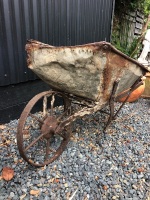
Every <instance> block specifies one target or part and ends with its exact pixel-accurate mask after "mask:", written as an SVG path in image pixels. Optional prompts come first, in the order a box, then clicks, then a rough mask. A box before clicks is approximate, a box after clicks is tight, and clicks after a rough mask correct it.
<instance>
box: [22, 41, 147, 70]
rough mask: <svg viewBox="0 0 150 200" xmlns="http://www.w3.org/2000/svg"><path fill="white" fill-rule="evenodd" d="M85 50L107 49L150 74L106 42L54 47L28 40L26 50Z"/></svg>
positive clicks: (145, 68) (142, 66)
mask: <svg viewBox="0 0 150 200" xmlns="http://www.w3.org/2000/svg"><path fill="white" fill-rule="evenodd" d="M79 47H80V48H81V49H82V48H83V47H88V48H90V47H91V49H92V48H93V47H94V48H95V49H96V50H100V49H102V48H104V49H105V48H107V49H109V50H110V51H113V52H115V53H116V54H119V55H121V56H122V57H124V58H125V59H127V60H129V61H131V62H133V63H135V64H136V65H138V66H139V67H140V68H143V69H144V70H146V71H147V72H150V70H149V69H148V68H147V67H145V66H144V65H143V64H141V63H139V62H138V61H136V60H135V59H133V58H130V57H129V56H127V55H126V54H124V53H122V52H121V51H119V50H118V49H116V48H115V47H114V46H113V45H111V43H109V42H105V41H100V42H94V43H88V44H83V45H75V46H52V45H49V44H45V43H42V42H39V41H37V40H33V39H30V40H27V44H26V46H25V50H26V51H27V54H29V53H30V52H31V51H33V50H37V49H42V48H50V49H65V48H70V49H72V48H79ZM27 62H28V65H29V63H30V56H29V55H28V59H27Z"/></svg>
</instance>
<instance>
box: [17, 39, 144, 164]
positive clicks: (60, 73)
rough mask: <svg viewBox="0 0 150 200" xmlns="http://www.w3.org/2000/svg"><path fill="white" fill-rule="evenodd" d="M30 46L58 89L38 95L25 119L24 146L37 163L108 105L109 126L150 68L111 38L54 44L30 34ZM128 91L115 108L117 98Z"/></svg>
mask: <svg viewBox="0 0 150 200" xmlns="http://www.w3.org/2000/svg"><path fill="white" fill-rule="evenodd" d="M26 51H27V55H28V59H27V63H28V67H29V68H30V69H31V70H32V71H33V72H34V73H35V74H37V75H38V76H39V77H40V78H41V79H42V80H43V81H45V82H46V83H48V84H49V85H50V86H51V88H53V89H54V90H50V91H45V92H42V93H40V94H37V95H36V96H35V97H33V98H32V99H31V100H30V101H29V103H28V104H27V105H26V107H25V109H24V110H23V112H22V114H21V116H20V119H19V124H18V131H17V145H18V148H19V152H20V155H21V156H22V157H23V159H24V160H25V161H27V162H28V163H29V164H31V165H34V166H44V165H47V164H49V163H51V162H53V161H54V160H55V159H57V158H58V156H59V155H60V154H61V153H62V152H63V151H64V149H65V147H66V145H67V143H68V142H69V140H70V137H71V123H72V122H73V121H75V120H76V119H77V118H79V117H83V116H85V115H88V114H91V113H95V112H97V111H100V110H102V108H104V107H105V106H106V105H108V106H109V110H110V112H109V113H108V114H109V117H108V122H107V124H106V126H105V128H104V131H105V130H106V128H107V126H108V125H109V124H110V122H111V120H113V119H114V118H115V116H116V115H117V114H118V112H119V110H120V109H121V108H122V106H123V105H124V103H125V102H126V101H127V99H128V98H129V96H130V94H131V92H132V91H133V90H135V89H136V88H137V87H138V86H139V85H141V84H143V82H142V81H141V77H143V76H144V75H145V73H146V72H147V69H146V68H145V67H144V66H143V65H141V64H139V63H138V62H136V61H135V60H133V59H131V58H129V57H128V56H126V55H124V54H123V53H121V52H120V51H118V50H117V49H115V48H114V47H113V46H112V45H111V44H110V43H107V42H96V43H91V44H86V45H78V46H69V47H54V46H50V45H48V44H43V43H41V42H38V41H35V40H29V41H28V43H27V45H26ZM127 89H129V90H128V92H125V93H124V92H123V91H126V90H127ZM122 92H123V93H122ZM124 96H126V98H125V101H124V102H123V103H122V104H121V105H120V108H119V109H118V110H117V112H115V113H114V102H115V101H117V100H118V99H119V98H121V97H124ZM59 101H61V104H58V103H57V102H59ZM36 107H37V108H38V109H40V111H39V110H38V112H36Z"/></svg>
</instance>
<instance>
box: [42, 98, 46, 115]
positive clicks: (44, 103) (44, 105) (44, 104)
mask: <svg viewBox="0 0 150 200" xmlns="http://www.w3.org/2000/svg"><path fill="white" fill-rule="evenodd" d="M46 113H47V96H46V95H45V96H44V99H43V116H45V115H46Z"/></svg>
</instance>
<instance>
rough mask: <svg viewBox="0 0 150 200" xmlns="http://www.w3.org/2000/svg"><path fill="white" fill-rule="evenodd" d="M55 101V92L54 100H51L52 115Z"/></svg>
mask: <svg viewBox="0 0 150 200" xmlns="http://www.w3.org/2000/svg"><path fill="white" fill-rule="evenodd" d="M54 102H55V96H54V94H53V95H52V100H51V116H52V115H53V110H54Z"/></svg>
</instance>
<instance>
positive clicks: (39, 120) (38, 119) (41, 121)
mask: <svg viewBox="0 0 150 200" xmlns="http://www.w3.org/2000/svg"><path fill="white" fill-rule="evenodd" d="M29 116H30V117H32V118H34V119H36V120H37V121H38V122H40V123H41V124H43V123H44V122H43V120H41V119H40V118H38V117H37V116H35V115H33V114H32V113H29Z"/></svg>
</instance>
